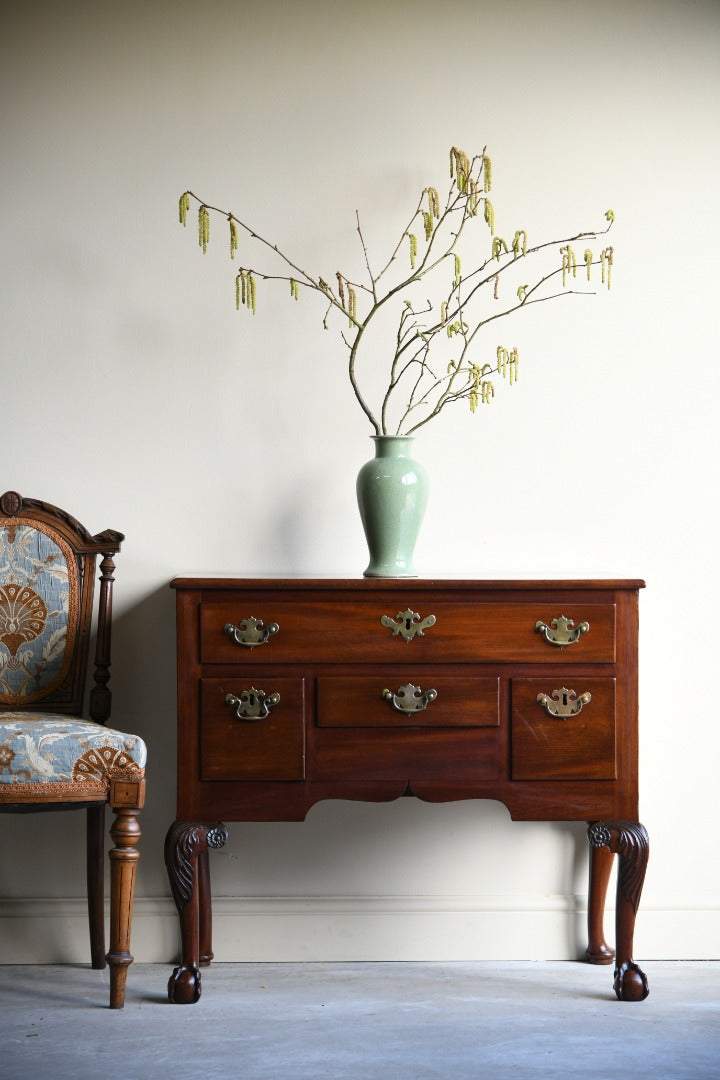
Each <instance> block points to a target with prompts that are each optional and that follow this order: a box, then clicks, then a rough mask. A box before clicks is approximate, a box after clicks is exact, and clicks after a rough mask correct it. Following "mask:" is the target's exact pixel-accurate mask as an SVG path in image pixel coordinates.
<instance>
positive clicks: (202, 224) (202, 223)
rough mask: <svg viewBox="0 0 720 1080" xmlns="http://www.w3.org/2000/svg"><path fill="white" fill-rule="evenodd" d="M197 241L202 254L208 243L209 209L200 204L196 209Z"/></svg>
mask: <svg viewBox="0 0 720 1080" xmlns="http://www.w3.org/2000/svg"><path fill="white" fill-rule="evenodd" d="M198 242H199V244H200V247H201V248H202V249H203V255H204V254H205V252H206V251H207V248H208V244H209V243H210V211H209V210H208V208H207V206H201V207H200V209H199V210H198Z"/></svg>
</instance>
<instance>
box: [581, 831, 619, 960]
mask: <svg viewBox="0 0 720 1080" xmlns="http://www.w3.org/2000/svg"><path fill="white" fill-rule="evenodd" d="M614 858H615V857H614V855H613V853H612V851H610V849H609V848H607V847H591V848H590V881H589V885H588V947H587V949H586V950H585V959H586V960H587V961H588V963H590V964H612V962H613V960H614V959H615V950H614V949H611V948H610V946H609V945H608V944H607V942H606V941H605V900H606V897H607V890H608V883H609V881H610V873H611V871H612V866H613V861H614Z"/></svg>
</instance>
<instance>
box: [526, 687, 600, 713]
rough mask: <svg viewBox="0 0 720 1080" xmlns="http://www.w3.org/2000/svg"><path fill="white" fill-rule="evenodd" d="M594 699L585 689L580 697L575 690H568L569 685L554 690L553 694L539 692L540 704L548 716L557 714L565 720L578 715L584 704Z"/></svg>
mask: <svg viewBox="0 0 720 1080" xmlns="http://www.w3.org/2000/svg"><path fill="white" fill-rule="evenodd" d="M591 701H592V694H590V693H588V692H587V691H585V693H584V694H580V696H579V697H578V696H577V694H576V693H575V691H574V690H568V688H567V686H561V687H560V689H559V690H553V692H552V696H551V697H550V696H548V695H547V694H538V696H537V702H538V705H542V707H543V708H544V709H545V712H546V713H547V714H548V716H557V717H558V718H559V719H560V720H565V719H566V718H567V717H568V716H577V714H578V713H579V712H580V710H581V709H582V707H583V705H588V704H589V703H590V702H591Z"/></svg>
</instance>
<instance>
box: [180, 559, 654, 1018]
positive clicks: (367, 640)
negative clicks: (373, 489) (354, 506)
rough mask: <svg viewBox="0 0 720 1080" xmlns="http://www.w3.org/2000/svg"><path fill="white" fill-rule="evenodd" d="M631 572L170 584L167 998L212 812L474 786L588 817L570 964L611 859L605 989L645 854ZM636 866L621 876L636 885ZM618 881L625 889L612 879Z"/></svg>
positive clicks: (523, 816) (288, 813)
mask: <svg viewBox="0 0 720 1080" xmlns="http://www.w3.org/2000/svg"><path fill="white" fill-rule="evenodd" d="M642 584H643V583H642V582H640V581H573V582H566V581H560V582H552V581H547V582H544V581H543V582H521V581H517V582H481V581H425V580H416V579H412V580H397V579H379V580H372V581H367V580H347V581H346V580H339V581H335V580H324V579H318V580H292V579H288V580H274V579H270V580H253V579H249V580H238V579H205V578H203V579H200V578H197V579H195V578H184V579H178V580H176V581H175V582H173V586H174V588H175V589H176V590H177V629H178V799H177V819H176V822H175V823H174V825H173V826H172V827H171V829H170V832H169V834H168V841H167V845H166V859H167V864H168V870H169V873H170V881H171V885H172V887H173V893H174V896H175V900H176V903H177V905H178V910H179V912H180V916H181V926H182V929H183V964H182V965H181V967H180V968H178V969H177V970H176V972H175V973H174V974H173V978H172V979H171V981H170V996H171V999H172V1000H175V1001H192V1000H196V999H197V995H198V994H199V987H200V975H199V971H198V967H199V966H200V965H201V964H202V963H205V962H209V957H210V955H211V949H210V937H209V935H210V900H209V895H210V894H209V876H208V867H207V849H208V847H212V846H221V844H222V843H224V839H225V837H226V835H227V832H226V829H225V826H224V825H223V824H222V820H223V819H225V820H231V821H271V820H287V821H290V820H302V819H303V818H304V817H305V816H306V815H307V812H308V810H309V809H310V807H311V806H313V805H314V803H316V802H318V801H319V800H321V799H331V798H343V799H363V800H370V801H384V800H391V799H396V798H398V797H399V796H402V795H413V796H416V797H418V798H421V799H424V800H427V801H431V802H444V801H449V800H456V799H468V798H490V799H497V800H500V801H502V802H503V803H504V804H505V805H506V806H507V808H508V810H509V811H510V814H511V816H512V817H513V818H515V819H518V820H567V821H573V820H583V821H588V822H589V823H591V828H590V841H591V888H590V904H589V908H590V926H589V930H590V945H589V949H588V958H589V959H591V960H593V961H594V962H598V963H604V962H611V960H612V957H613V954H612V951H611V950H610V949H608V947H607V945H605V943H604V941H603V938H602V908H603V906H604V898H605V890H606V888H607V879H608V874H609V869H610V863H611V859H612V853H616V854H618V855H619V856H620V864H621V875H620V878H621V880H620V882H619V892H618V909H617V910H618V928H617V929H618V954H617V970H616V980H615V989H616V992H617V993H618V996H619V997H622V998H625V999H636V1000H637V999H639V998H642V997H644V996H645V995H646V993H647V982H646V980H645V977H644V975H643V974H642V972H640V971H639V969H638V968H637V966H636V965H635V964H634V963H633V962H632V959H631V948H632V925H633V923H634V916H635V911H636V910H637V904H638V902H639V895H640V888H641V887H642V877H643V875H644V868H645V863H646V860H647V834H646V833H645V830H644V829H643V827H642V826H641V825H639V823H638V822H637V812H638V807H637V802H638V792H637V754H638V746H637V627H638V622H637V620H638V610H637V608H638V605H637V597H638V589H639V588H640V587H642ZM638 877H639V882H640V884H639V887H638V885H637V880H638ZM628 882H630V883H631V886H632V887H630V885H629V884H628Z"/></svg>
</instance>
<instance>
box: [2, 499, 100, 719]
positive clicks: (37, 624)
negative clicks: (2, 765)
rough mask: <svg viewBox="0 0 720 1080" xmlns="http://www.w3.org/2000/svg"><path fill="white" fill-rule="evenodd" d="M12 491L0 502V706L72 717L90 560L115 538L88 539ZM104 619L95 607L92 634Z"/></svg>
mask: <svg viewBox="0 0 720 1080" xmlns="http://www.w3.org/2000/svg"><path fill="white" fill-rule="evenodd" d="M13 496H14V493H13V492H7V493H6V494H5V495H4V496H3V497H2V505H0V511H1V512H0V710H1V709H11V710H15V711H17V710H23V711H25V710H27V711H35V710H47V709H48V708H51V709H52V710H53V711H55V712H66V713H70V714H79V713H80V712H81V711H82V703H83V692H84V684H85V677H86V673H87V653H88V642H89V636H90V621H91V617H92V601H93V591H94V583H95V563H96V557H97V554H98V553H99V552H100V550H101V548H102V547H104V548H105V549H106V551H107V550H108V549H109V552H110V554H111V553H113V552H114V551H117V548H118V546H119V545H118V542H117V541H118V540H119V539H121V537H120V536H119V534H109V535H104V536H100V537H93V536H90V534H89V533H87V532H86V531H85V530H84V529H83V527H82V526H81V525H79V524H78V522H76V521H75V520H74V519H73V518H71V517H69V515H66V514H63V513H62V512H61V511H58V510H57V509H56V508H55V507H52V506H50V505H49V504H47V503H35V502H33V501H31V500H27V499H25V500H21V499H20V497H19V496H15V498H16V499H17V504H16V503H14V502H13ZM103 540H105V543H104V544H103V543H102V541H103ZM101 599H103V598H101ZM103 622H104V618H103V611H102V604H101V612H100V616H99V624H98V634H99V635H100V633H105V632H107V630H106V629H105V628H104V627H103V626H102V623H103ZM95 704H96V705H97V704H98V699H97V694H96V695H95ZM91 711H92V703H91ZM102 712H103V709H102V704H101V703H100V715H99V716H98V717H97V718H98V719H99V720H100V721H101V722H102V720H104V719H106V718H107V713H108V712H109V709H108V710H107V711H106V712H105V715H104V716H103V715H102Z"/></svg>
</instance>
